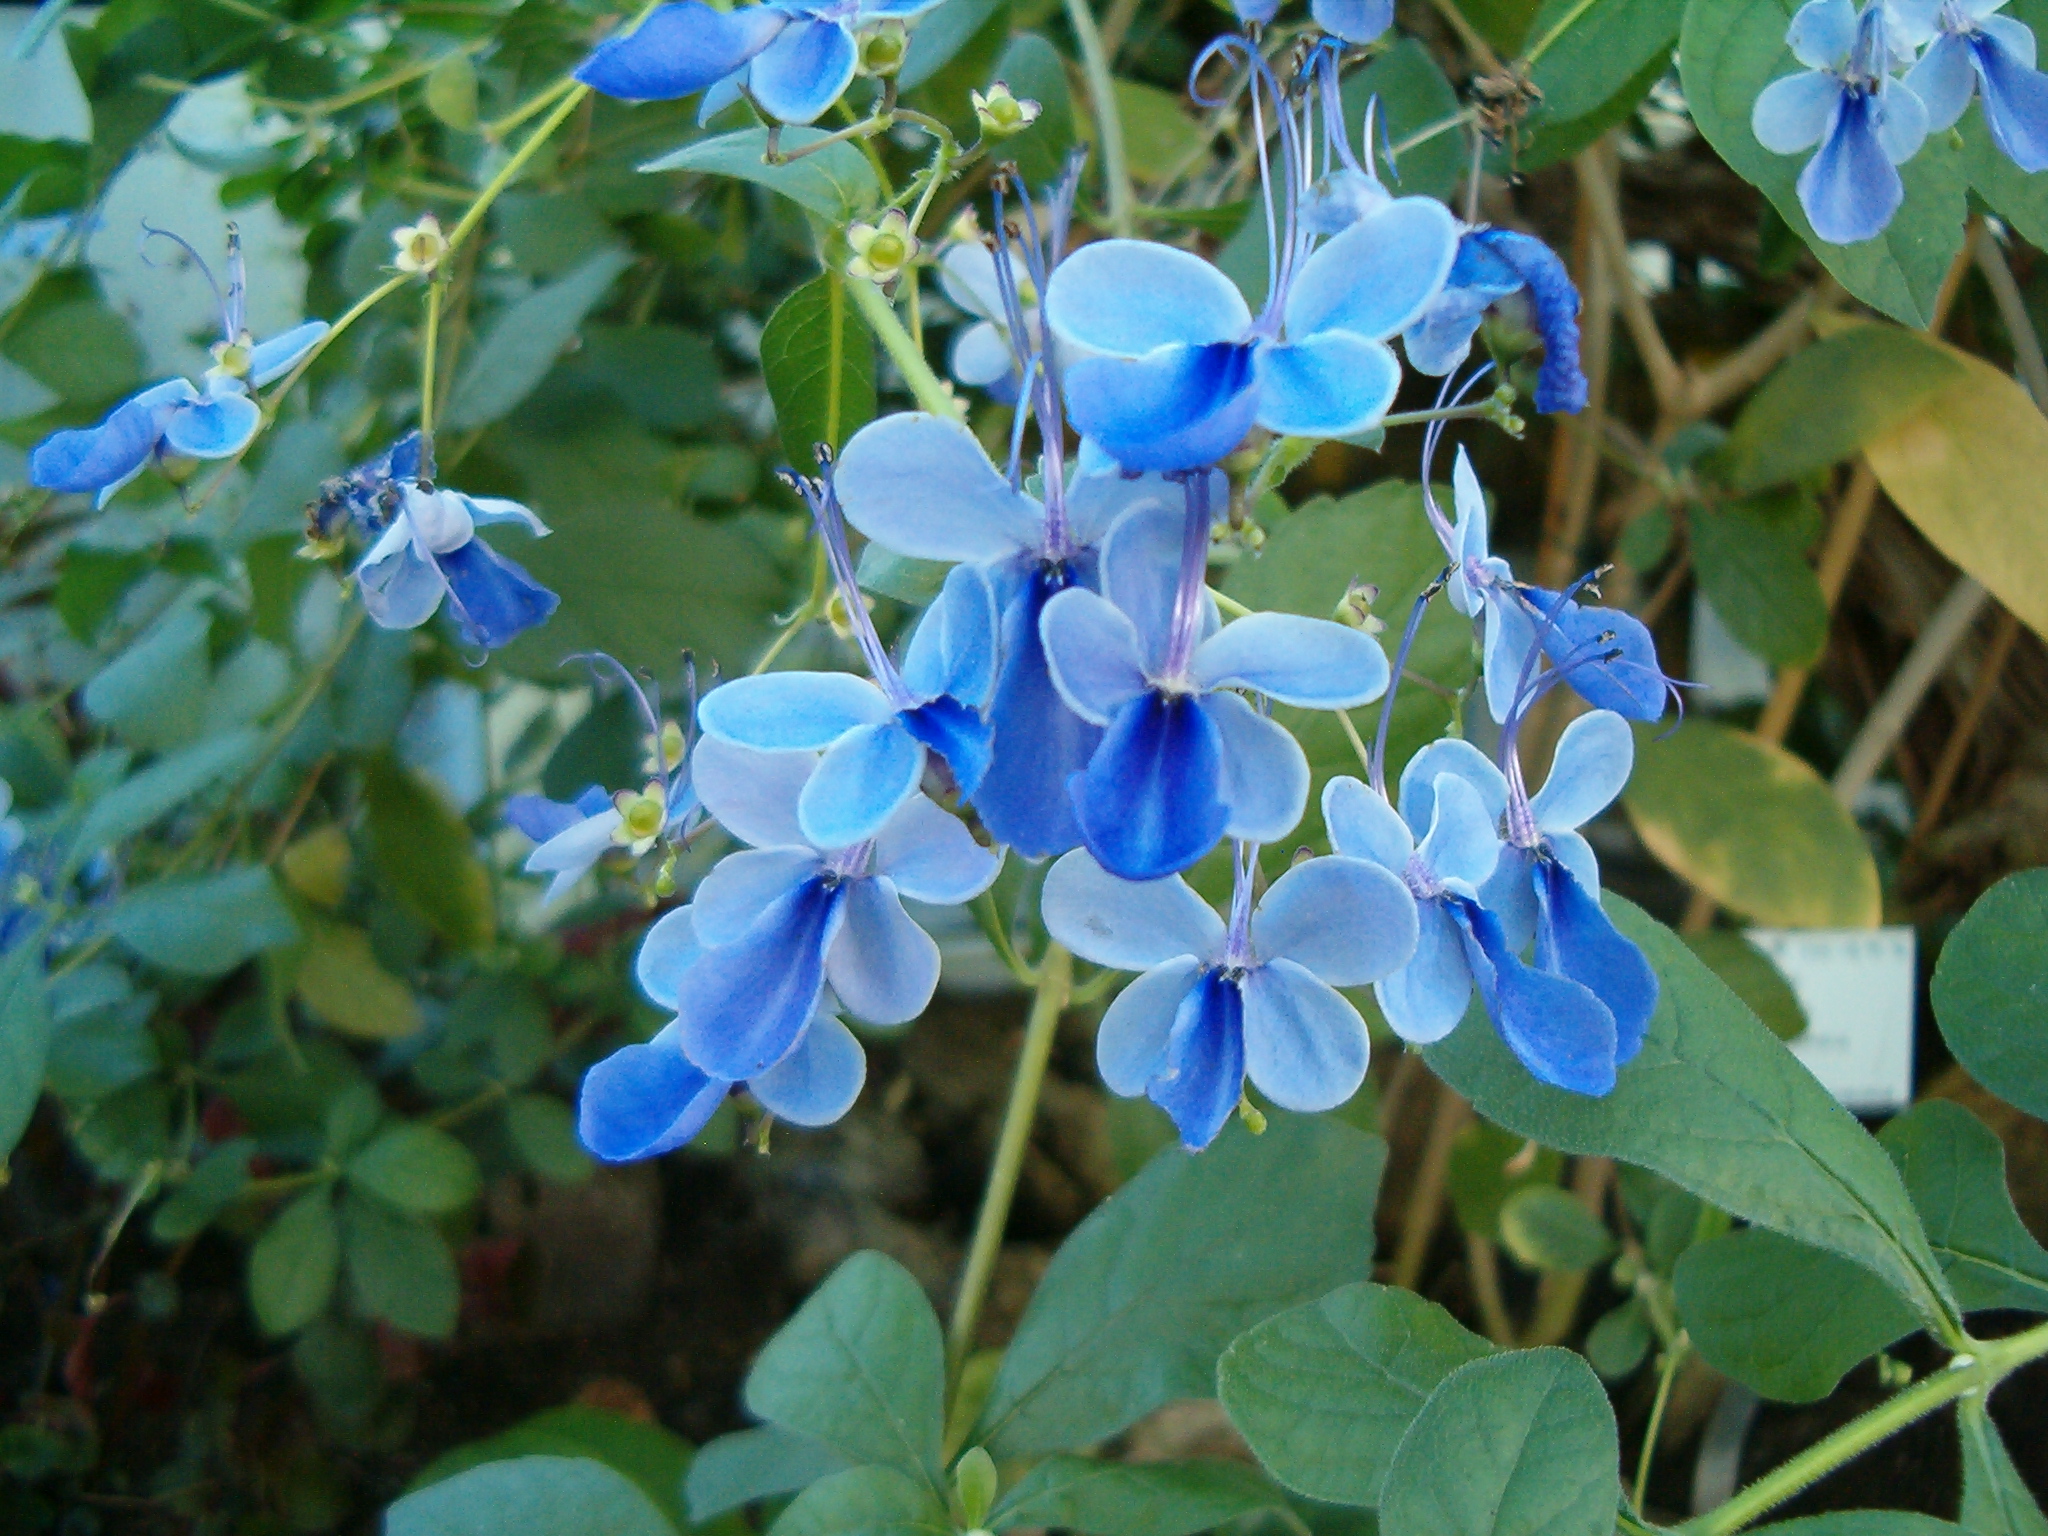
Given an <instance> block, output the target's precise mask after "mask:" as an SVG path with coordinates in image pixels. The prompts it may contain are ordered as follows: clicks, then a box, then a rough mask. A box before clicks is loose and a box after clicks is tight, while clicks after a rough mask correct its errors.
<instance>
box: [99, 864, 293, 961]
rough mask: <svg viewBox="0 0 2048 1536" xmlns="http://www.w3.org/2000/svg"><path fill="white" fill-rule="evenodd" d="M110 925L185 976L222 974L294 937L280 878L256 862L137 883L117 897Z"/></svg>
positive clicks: (142, 952) (135, 947) (141, 951)
mask: <svg viewBox="0 0 2048 1536" xmlns="http://www.w3.org/2000/svg"><path fill="white" fill-rule="evenodd" d="M107 926H108V928H109V929H110V930H111V931H112V933H113V935H114V937H115V938H117V939H119V940H120V941H121V942H122V943H123V944H124V945H126V946H127V947H128V948H129V949H130V950H131V951H133V952H134V953H135V954H136V955H139V956H140V957H141V958H142V959H144V960H147V961H148V962H149V963H150V964H151V965H154V966H156V967H158V968H159V969H161V970H166V971H175V972H177V973H178V974H180V975H183V976H219V975H221V974H222V973H224V972H227V971H231V970H233V969H234V968H235V967H236V966H238V965H240V964H241V963H242V962H243V961H244V960H247V959H248V958H249V957H250V956H251V955H255V954H260V953H261V952H262V951H264V950H266V949H276V948H278V947H280V946H281V945H285V944H294V943H297V942H298V938H299V925H298V923H297V922H296V921H295V920H294V919H293V917H292V914H291V909H290V908H289V907H287V906H286V905H285V902H284V898H283V896H281V895H280V894H279V893H278V889H277V881H276V880H275V879H273V878H272V877H271V873H270V871H269V870H267V869H265V868H264V867H263V866H262V865H260V864H250V865H243V866H241V867H239V868H234V869H229V870H226V871H224V872H223V873H221V874H218V875H187V876H179V877H177V878H175V879H170V880H161V881H158V882H157V883H156V884H154V885H145V886H142V887H141V888H140V889H138V890H136V891H134V892H132V893H131V894H129V895H127V896H124V897H122V898H121V900H120V901H119V902H118V903H117V904H116V905H115V907H114V910H113V912H112V913H111V914H110V915H109V917H108V919H107Z"/></svg>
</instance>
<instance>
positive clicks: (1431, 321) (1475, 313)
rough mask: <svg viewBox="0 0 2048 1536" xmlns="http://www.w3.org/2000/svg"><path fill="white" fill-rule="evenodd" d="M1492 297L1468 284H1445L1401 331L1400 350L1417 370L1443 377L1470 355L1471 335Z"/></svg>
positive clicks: (1409, 363) (1477, 326)
mask: <svg viewBox="0 0 2048 1536" xmlns="http://www.w3.org/2000/svg"><path fill="white" fill-rule="evenodd" d="M1492 302H1493V300H1492V299H1491V298H1490V297H1488V296H1487V295H1486V294H1484V293H1480V292H1478V291H1477V290H1475V289H1471V288H1445V289H1443V290H1442V291H1441V292H1439V293H1438V294H1437V296H1436V297H1435V298H1433V299H1431V300H1430V301H1429V307H1428V308H1427V309H1425V310H1423V312H1422V317H1421V318H1420V319H1419V320H1417V321H1416V322H1415V323H1414V324H1413V325H1411V326H1409V327H1408V328H1407V329H1406V330H1405V331H1403V332H1402V333H1401V350H1402V351H1404V352H1406V353H1407V354H1408V366H1409V367H1411V368H1413V369H1414V370H1415V371H1416V372H1417V373H1426V374H1429V375H1430V376H1431V377H1433V378H1439V379H1440V378H1442V377H1443V376H1444V375H1445V374H1447V373H1451V372H1453V371H1455V370H1456V369H1457V367H1458V365H1459V364H1461V363H1463V362H1464V361H1465V359H1466V358H1467V357H1469V356H1471V355H1472V337H1473V336H1474V334H1475V333H1477V331H1478V330H1479V322H1480V321H1481V320H1482V319H1484V318H1485V316H1486V306H1487V305H1489V304H1491V303H1492Z"/></svg>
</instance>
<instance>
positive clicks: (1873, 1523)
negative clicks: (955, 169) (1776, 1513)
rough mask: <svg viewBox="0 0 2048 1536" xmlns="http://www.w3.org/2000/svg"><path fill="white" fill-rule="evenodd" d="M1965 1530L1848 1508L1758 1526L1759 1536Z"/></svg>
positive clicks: (1894, 1535)
mask: <svg viewBox="0 0 2048 1536" xmlns="http://www.w3.org/2000/svg"><path fill="white" fill-rule="evenodd" d="M1960 1530H1962V1527H1961V1526H1959V1525H1950V1524H1949V1523H1948V1522H1947V1521H1946V1520H1937V1519H1935V1518H1934V1517H1933V1516H1932V1515H1916V1514H1913V1513H1912V1512H1911V1511H1910V1510H1904V1509H1845V1510H1840V1511H1837V1512H1836V1513H1834V1514H1831V1515H1810V1516H1808V1517H1807V1518H1806V1519H1804V1520H1786V1521H1783V1522H1781V1523H1779V1524H1777V1525H1765V1526H1759V1527H1757V1536H1956V1533H1957V1532H1959V1531H1960Z"/></svg>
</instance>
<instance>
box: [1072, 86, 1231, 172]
mask: <svg viewBox="0 0 2048 1536" xmlns="http://www.w3.org/2000/svg"><path fill="white" fill-rule="evenodd" d="M1116 108H1117V115H1118V116H1119V117H1121V118H1122V119H1123V129H1124V160H1125V162H1126V163H1127V164H1128V165H1129V166H1130V168H1131V174H1132V175H1133V176H1135V177H1136V178H1137V179H1138V180H1139V181H1142V182H1152V183H1155V184H1156V183H1158V182H1162V181H1164V180H1165V179H1166V178H1167V177H1168V176H1171V175H1172V174H1173V173H1174V172H1175V171H1176V170H1177V169H1179V168H1180V167H1182V166H1184V165H1186V164H1187V163H1188V162H1189V161H1190V159H1192V158H1193V157H1195V156H1197V155H1198V154H1199V153H1200V151H1201V148H1202V145H1203V142H1204V138H1205V135H1204V134H1203V132H1202V125H1201V124H1200V123H1199V122H1197V121H1196V120H1195V119H1194V118H1192V117H1190V116H1189V115H1188V113H1187V109H1186V108H1185V107H1183V106H1182V105H1181V96H1180V93H1179V92H1178V91H1168V90H1163V89H1161V88H1160V87H1159V86H1156V85H1147V84H1146V83H1145V82H1144V81H1142V80H1126V79H1122V78H1119V79H1118V80H1117V82H1116ZM1091 137H1092V136H1091Z"/></svg>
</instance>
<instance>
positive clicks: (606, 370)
mask: <svg viewBox="0 0 2048 1536" xmlns="http://www.w3.org/2000/svg"><path fill="white" fill-rule="evenodd" d="M570 364H571V369H572V371H573V373H574V374H575V376H576V377H578V378H584V379H588V380H589V381H590V382H591V383H593V384H596V385H598V386H599V387H601V388H603V389H607V390H609V391H611V393H612V394H614V395H615V396H617V397H618V400H619V403H620V404H621V405H623V406H625V408H626V409H627V410H629V411H631V412H632V413H633V415H634V416H635V417H636V418H638V419H639V421H640V422H641V423H642V424H644V425H646V426H649V427H652V428H653V429H654V430H655V431H657V432H692V431H695V430H697V429H698V428H700V427H705V426H709V425H710V424H711V423H712V422H714V421H716V420H717V419H718V418H719V417H720V416H722V415H724V414H725V402H724V401H723V400H722V399H721V398H720V397H719V393H718V386H719V371H718V350H717V348H716V347H714V346H713V345H712V342H711V338H710V337H709V336H700V335H699V334H698V333H697V332H695V331H686V330H684V329H683V328H682V327H681V326H676V325H586V326H585V327H584V328H583V346H582V348H581V349H580V350H579V351H577V352H576V353H575V354H574V356H573V357H572V358H571V359H570Z"/></svg>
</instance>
